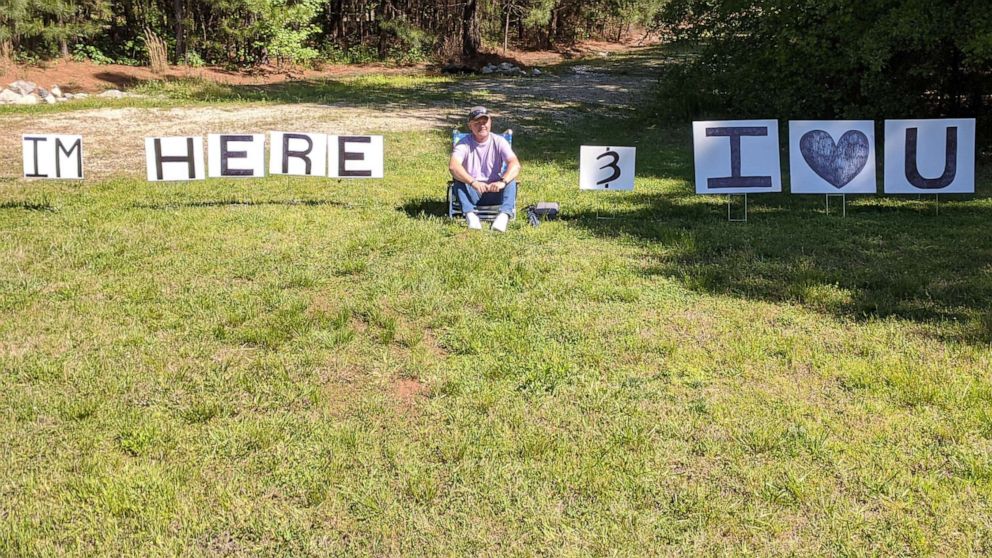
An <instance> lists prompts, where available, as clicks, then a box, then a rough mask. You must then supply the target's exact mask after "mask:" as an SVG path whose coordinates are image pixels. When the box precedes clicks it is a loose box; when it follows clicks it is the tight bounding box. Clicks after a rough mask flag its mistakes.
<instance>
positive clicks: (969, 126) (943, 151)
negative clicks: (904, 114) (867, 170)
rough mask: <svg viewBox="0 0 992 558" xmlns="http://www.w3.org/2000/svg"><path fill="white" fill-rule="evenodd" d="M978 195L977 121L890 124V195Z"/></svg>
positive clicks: (887, 185)
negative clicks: (976, 168)
mask: <svg viewBox="0 0 992 558" xmlns="http://www.w3.org/2000/svg"><path fill="white" fill-rule="evenodd" d="M974 192H975V119H974V118H952V119H942V120H886V121H885V193H886V194H972V193H974Z"/></svg>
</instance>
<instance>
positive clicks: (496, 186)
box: [486, 180, 506, 192]
mask: <svg viewBox="0 0 992 558" xmlns="http://www.w3.org/2000/svg"><path fill="white" fill-rule="evenodd" d="M486 188H488V191H489V192H501V191H502V190H503V188H506V182H503V181H502V180H497V181H496V182H490V183H489V184H487V185H486Z"/></svg>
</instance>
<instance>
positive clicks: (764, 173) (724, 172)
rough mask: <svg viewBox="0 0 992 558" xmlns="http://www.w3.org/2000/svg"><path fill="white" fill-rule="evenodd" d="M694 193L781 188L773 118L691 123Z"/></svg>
mask: <svg viewBox="0 0 992 558" xmlns="http://www.w3.org/2000/svg"><path fill="white" fill-rule="evenodd" d="M692 145H693V152H694V155H695V169H696V193H697V194H750V193H764V192H781V191H782V170H781V168H780V167H779V158H778V155H779V146H778V121H777V120H723V121H704V122H693V123H692Z"/></svg>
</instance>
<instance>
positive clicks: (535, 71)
mask: <svg viewBox="0 0 992 558" xmlns="http://www.w3.org/2000/svg"><path fill="white" fill-rule="evenodd" d="M530 75H532V76H535V77H536V76H539V75H541V70H538V69H537V68H534V69H533V70H531V71H530Z"/></svg>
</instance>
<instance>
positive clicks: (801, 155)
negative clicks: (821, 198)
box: [789, 120, 877, 194]
mask: <svg viewBox="0 0 992 558" xmlns="http://www.w3.org/2000/svg"><path fill="white" fill-rule="evenodd" d="M789 176H790V182H791V188H790V189H791V191H792V193H793V194H874V193H875V192H876V191H877V186H876V183H877V180H876V177H875V123H874V122H872V121H871V120H793V121H791V122H789Z"/></svg>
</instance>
